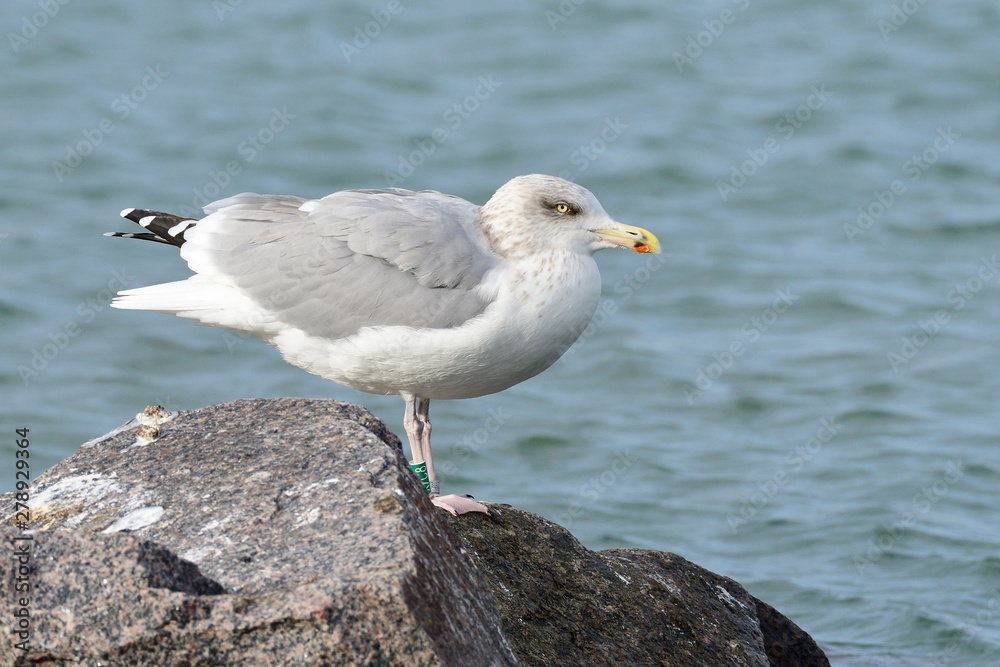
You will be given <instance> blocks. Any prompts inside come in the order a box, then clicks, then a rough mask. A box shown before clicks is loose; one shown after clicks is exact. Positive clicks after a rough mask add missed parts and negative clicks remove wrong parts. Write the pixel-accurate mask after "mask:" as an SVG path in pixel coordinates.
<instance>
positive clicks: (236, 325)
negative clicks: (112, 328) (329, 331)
mask: <svg viewBox="0 0 1000 667" xmlns="http://www.w3.org/2000/svg"><path fill="white" fill-rule="evenodd" d="M200 278H202V277H201V276H192V277H191V278H188V279H187V280H179V281H177V282H172V283H161V284H159V285H150V286H149V287H137V288H135V289H129V290H123V291H121V292H119V293H118V296H116V297H115V299H114V300H113V301H112V302H111V307H112V308H121V309H125V310H149V311H153V312H157V313H168V314H171V315H177V316H178V317H186V318H189V319H192V320H197V321H198V322H200V323H202V324H205V325H208V326H213V327H226V328H229V329H235V330H237V331H246V332H249V333H252V334H254V335H256V336H260V337H261V338H264V339H265V340H266V339H267V338H268V337H269V336H271V335H274V334H275V333H277V332H278V330H279V328H280V326H279V325H278V323H277V322H275V320H274V318H273V317H272V316H271V315H269V314H268V313H266V312H265V311H263V310H262V309H261V308H260V307H259V306H258V305H257V304H256V303H254V302H253V300H251V299H250V298H249V297H247V296H246V295H244V294H243V293H242V292H241V291H240V290H238V289H237V288H235V287H232V286H230V285H222V284H219V283H216V282H213V281H209V280H204V279H200Z"/></svg>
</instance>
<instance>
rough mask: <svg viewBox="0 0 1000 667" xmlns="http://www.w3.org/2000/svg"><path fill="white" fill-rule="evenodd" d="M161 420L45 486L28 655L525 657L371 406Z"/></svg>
mask: <svg viewBox="0 0 1000 667" xmlns="http://www.w3.org/2000/svg"><path fill="white" fill-rule="evenodd" d="M151 419H152V421H157V422H159V423H157V424H156V426H157V430H159V431H160V437H159V439H157V440H154V441H152V442H150V441H149V440H148V439H146V440H143V439H137V435H136V432H137V429H138V428H139V427H140V426H141V424H140V423H138V422H137V423H135V424H133V425H132V426H131V428H128V429H126V430H121V431H119V432H117V433H115V435H113V436H112V437H110V438H107V439H102V440H99V441H92V443H88V445H90V446H84V447H81V448H80V449H79V450H78V451H77V452H76V453H75V454H74V455H73V456H72V457H70V458H69V459H67V460H65V461H62V462H61V463H59V464H57V465H56V466H54V467H53V468H52V469H50V470H49V471H47V472H46V473H45V474H44V475H42V476H41V477H39V478H38V479H37V480H35V483H34V484H33V486H32V491H31V494H32V500H31V506H32V508H33V512H32V517H31V525H30V528H33V529H34V530H33V531H32V532H29V533H28V535H30V536H31V537H33V544H32V547H33V549H32V557H31V559H30V563H31V567H32V571H31V574H30V577H29V579H30V583H31V586H32V587H33V590H32V594H31V605H30V611H31V619H32V626H31V632H32V635H31V638H30V650H29V651H28V652H26V653H25V652H20V651H16V652H15V655H14V658H16V659H18V660H19V661H20V662H19V664H32V663H39V662H45V664H58V665H77V664H79V665H84V664H86V665H93V664H95V661H97V660H100V661H102V662H105V664H107V663H111V664H121V665H229V664H248V665H283V664H287V665H292V664H303V665H306V664H309V665H312V664H338V665H350V664H379V665H514V664H517V661H516V658H515V657H514V654H513V652H512V650H511V647H510V644H509V642H508V640H507V639H506V637H505V636H504V635H503V632H502V630H501V626H500V623H499V614H498V612H497V608H496V603H495V601H494V599H493V595H492V593H491V592H490V590H489V588H488V586H487V585H486V583H485V581H484V580H483V578H482V575H481V574H480V573H479V572H478V570H477V569H476V568H475V566H474V565H473V564H472V562H471V561H470V560H469V557H468V555H466V554H464V553H463V552H462V549H461V546H460V544H459V543H458V539H457V537H456V535H455V534H454V532H453V531H451V530H450V529H449V528H448V526H447V524H446V523H445V521H444V519H443V517H442V516H440V515H441V514H442V512H440V510H437V509H436V508H435V507H434V506H433V505H431V503H430V501H429V500H428V498H427V494H426V492H424V490H423V489H422V487H420V485H419V482H418V481H417V479H416V477H415V476H414V475H413V474H412V473H411V472H410V471H409V467H408V466H407V465H406V463H405V461H403V458H402V454H401V447H400V445H399V440H398V439H397V438H396V437H395V436H394V435H392V434H391V433H390V432H389V431H388V430H386V427H385V425H384V424H383V423H382V422H380V421H379V420H377V419H375V418H374V417H373V416H372V415H371V414H370V413H368V412H367V411H365V410H364V409H362V408H359V407H357V406H352V405H349V404H346V403H339V402H336V401H307V400H302V399H280V400H270V401H265V400H243V401H236V402H234V403H228V404H224V405H219V406H215V407H211V408H205V409H202V410H196V411H192V412H185V413H180V415H178V416H177V417H175V418H173V419H172V420H162V419H159V420H158V419H155V417H153V418H151ZM147 421H148V420H147ZM148 425H149V424H146V426H148ZM147 432H148V429H147ZM13 514H14V505H13V494H7V495H6V496H4V497H3V498H2V499H0V516H4V517H6V518H7V521H5V522H4V523H5V524H9V523H10V522H11V519H12V517H13ZM120 530H131V531H133V532H132V533H131V534H122V533H120V532H115V531H120ZM70 531H72V532H70ZM16 533H17V531H14V532H13V533H11V532H10V531H8V532H7V533H5V534H4V537H5V538H7V539H8V540H10V539H11V538H12V536H13V535H14V534H16ZM5 545H7V546H9V545H11V542H9V541H8V542H6V543H5ZM8 553H9V551H8ZM3 579H4V580H3V582H0V595H2V596H3V603H2V604H4V605H5V606H6V605H9V604H10V601H11V600H12V599H13V597H14V595H13V592H12V591H10V590H9V586H10V584H11V581H10V580H9V578H7V577H4V578H3ZM3 613H4V617H5V618H10V616H9V615H8V614H10V613H13V612H12V611H8V610H6V609H5V610H4V612H3ZM4 626H5V627H6V626H7V624H4ZM6 639H7V638H6V637H5V638H4V641H3V644H4V648H3V649H0V650H6V651H15V650H14V649H12V648H11V646H12V643H13V642H8V641H6ZM15 641H16V639H15ZM7 657H9V656H3V655H0V660H3V664H11V661H8V660H5V658H7ZM11 660H13V658H12V659H11Z"/></svg>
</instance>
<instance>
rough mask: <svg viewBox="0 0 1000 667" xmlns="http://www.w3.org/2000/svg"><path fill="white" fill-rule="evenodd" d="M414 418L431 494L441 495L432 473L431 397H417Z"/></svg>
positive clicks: (439, 485)
mask: <svg viewBox="0 0 1000 667" xmlns="http://www.w3.org/2000/svg"><path fill="white" fill-rule="evenodd" d="M416 420H417V425H418V429H417V432H418V434H419V435H420V451H421V453H422V454H423V455H424V462H426V463H427V479H428V480H430V483H431V495H432V496H439V495H441V484H440V483H439V482H438V481H437V477H436V476H435V475H434V455H433V454H432V453H431V399H429V398H418V399H417V411H416Z"/></svg>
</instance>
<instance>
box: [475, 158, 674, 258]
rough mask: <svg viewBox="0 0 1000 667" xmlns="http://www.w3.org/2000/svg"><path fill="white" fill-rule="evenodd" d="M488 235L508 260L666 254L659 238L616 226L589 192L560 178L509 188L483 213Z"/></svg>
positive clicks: (523, 179)
mask: <svg viewBox="0 0 1000 667" xmlns="http://www.w3.org/2000/svg"><path fill="white" fill-rule="evenodd" d="M481 214H482V221H483V230H484V231H485V232H486V235H487V236H488V237H489V239H490V243H491V244H492V245H493V247H494V248H495V249H496V250H497V251H499V252H500V253H501V254H502V255H504V256H506V257H517V256H524V255H532V254H539V253H541V254H544V253H546V252H551V251H553V250H571V251H576V252H581V253H587V254H593V253H594V252H596V251H598V250H600V249H601V248H616V247H619V248H630V249H632V250H635V251H636V252H654V253H658V252H660V242H659V240H657V238H656V236H654V235H653V234H652V232H649V231H647V230H645V229H642V228H641V227H633V226H631V225H625V224H622V223H620V222H616V221H615V220H613V219H612V218H611V216H609V215H608V214H607V213H605V211H604V207H602V206H601V203H600V202H599V201H597V197H595V196H594V195H593V193H591V192H590V191H589V190H587V189H586V188H584V187H581V186H579V185H577V184H576V183H571V182H570V181H567V180H564V179H562V178H557V177H555V176H545V175H542V174H530V175H528V176H518V177H517V178H514V179H511V180H510V181H508V182H507V183H505V184H504V185H503V186H502V187H501V188H500V189H499V190H497V191H496V193H495V194H494V195H493V196H492V197H491V198H490V200H489V201H488V202H486V204H485V205H484V206H483V207H482V210H481Z"/></svg>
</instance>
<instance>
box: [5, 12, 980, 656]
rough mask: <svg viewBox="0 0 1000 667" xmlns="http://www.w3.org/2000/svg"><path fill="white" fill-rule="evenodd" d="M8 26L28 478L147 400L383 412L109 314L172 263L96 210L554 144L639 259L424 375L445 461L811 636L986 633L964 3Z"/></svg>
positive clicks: (459, 485) (261, 360)
mask: <svg viewBox="0 0 1000 667" xmlns="http://www.w3.org/2000/svg"><path fill="white" fill-rule="evenodd" d="M53 7H55V8H56V9H57V10H56V9H53ZM46 8H48V9H47V10H46ZM46 11H48V13H46ZM372 12H374V14H373V13H372ZM38 25H40V26H41V27H36V26H38ZM3 29H4V30H3V32H4V33H5V35H6V38H5V40H4V44H3V45H2V46H0V53H2V56H0V58H2V68H3V70H2V71H3V79H2V80H3V83H2V85H3V95H2V102H0V104H2V108H3V111H4V113H3V114H2V115H0V127H2V128H3V137H4V141H3V145H2V148H0V178H2V181H0V182H2V183H3V188H2V190H0V216H2V217H0V266H2V271H3V276H4V281H3V285H2V288H0V289H2V291H0V317H2V320H3V323H4V326H3V327H2V329H0V337H2V346H0V356H2V364H0V369H2V370H0V373H2V374H0V384H2V386H3V394H2V396H3V406H4V408H3V411H2V424H3V429H4V430H5V433H6V434H5V435H4V436H3V438H2V440H0V443H2V444H0V447H2V450H3V453H2V455H3V456H5V457H8V459H9V460H11V461H12V460H13V457H12V454H11V449H12V447H13V444H12V443H13V430H14V429H15V428H16V427H18V426H28V427H30V429H31V435H32V443H33V444H32V450H31V452H32V459H31V460H32V463H33V468H32V470H33V472H35V473H36V474H37V473H40V472H41V471H42V470H43V469H44V468H45V467H48V466H49V465H51V464H53V463H55V462H56V461H57V460H59V459H61V458H63V457H65V456H67V455H69V454H70V453H72V452H73V451H74V449H75V448H76V446H78V445H79V444H80V443H82V442H83V441H85V440H87V439H89V438H90V437H93V436H94V435H97V434H100V433H103V432H105V431H107V430H110V429H111V428H113V427H114V426H117V425H118V424H120V423H121V422H123V421H125V420H126V419H128V418H129V417H130V416H131V415H132V414H134V413H135V412H137V411H138V410H140V409H141V408H142V407H143V406H145V405H146V404H149V403H161V404H163V405H165V406H167V407H168V408H171V409H187V408H196V407H200V406H203V405H209V404H213V403H218V402H221V401H225V400H230V399H234V398H239V397H256V396H295V395H298V396H321V397H336V398H341V399H345V400H351V401H355V402H360V403H363V404H364V405H366V406H368V407H369V408H371V409H372V410H373V411H374V412H376V413H377V414H378V415H379V416H381V417H382V418H383V419H386V420H387V421H388V422H389V423H390V425H391V426H392V427H393V428H394V429H395V430H397V432H400V431H401V413H402V404H401V401H400V400H399V399H397V398H393V397H377V396H368V395H363V394H358V393H355V392H352V391H350V390H347V389H344V388H341V387H338V386H335V385H332V384H331V383H329V382H325V381H323V380H320V379H319V378H315V377H312V376H309V375H307V374H306V373H304V372H302V371H300V370H298V369H295V368H293V367H291V366H288V365H286V364H285V363H284V362H282V361H281V359H280V357H279V356H278V355H277V353H276V352H275V351H274V350H273V349H271V348H269V347H268V346H266V345H264V344H263V343H260V342H258V341H256V340H243V339H240V338H234V337H232V336H228V337H227V335H226V334H225V332H223V331H221V330H214V329H205V328H200V327H196V326H193V325H192V324H191V323H189V322H187V321H183V320H180V319H177V318H170V317H166V316H162V315H156V314H147V313H135V312H119V311H113V312H112V311H110V310H109V309H108V308H107V302H108V300H109V298H110V293H111V292H112V291H114V290H117V289H119V288H121V287H134V286H139V285H146V284H152V283H155V282H162V281H166V280H171V279H179V278H182V277H184V276H186V275H187V271H186V268H185V267H184V265H183V262H181V261H180V260H179V259H178V258H177V256H176V253H175V252H173V251H172V250H170V249H167V248H165V247H162V246H157V245H154V244H140V243H129V242H124V241H120V240H114V239H105V238H103V237H101V236H100V234H101V232H104V231H109V230H118V229H127V228H128V227H127V225H124V224H123V222H122V221H119V220H118V219H117V213H118V211H119V210H120V209H122V208H124V207H126V206H145V207H150V208H161V209H166V210H174V211H180V212H185V211H191V210H192V209H194V208H195V207H196V206H198V205H199V204H200V203H204V201H206V200H209V199H213V198H217V197H220V196H225V195H229V194H234V193H236V192H241V191H257V192H272V193H290V194H299V195H305V196H321V195H323V194H327V193H329V192H332V191H334V190H338V189H343V188H347V187H380V186H385V185H386V184H394V185H401V186H402V187H408V188H415V189H421V188H433V189H439V190H443V191H447V192H451V193H454V194H458V195H461V196H464V197H466V198H468V199H470V200H473V201H477V202H483V201H485V200H486V199H487V198H488V197H489V195H490V194H491V193H492V191H493V190H494V189H495V188H496V187H497V186H499V185H500V184H501V183H503V182H504V181H505V180H507V179H508V178H510V177H511V176H514V175H517V174H521V173H530V172H545V173H553V174H561V175H564V176H566V177H568V178H572V179H573V180H576V181H578V182H580V183H581V184H583V185H585V186H586V187H588V188H589V189H591V190H592V191H593V192H594V193H595V194H596V195H597V196H598V197H599V198H600V200H601V202H602V204H603V205H604V207H605V208H606V209H607V210H608V212H609V213H611V214H612V215H613V216H615V217H616V218H617V219H619V220H622V221H624V222H628V223H632V224H637V225H641V226H644V227H648V228H650V229H652V230H653V231H654V232H655V233H656V234H657V235H658V236H659V237H660V239H661V240H662V241H663V242H664V245H665V249H666V254H665V255H664V257H663V259H664V260H665V261H662V262H660V261H656V260H655V259H654V260H652V261H650V260H648V259H647V258H646V257H640V256H636V255H633V254H631V253H624V252H622V253H611V252H607V253H602V254H601V255H600V256H599V263H600V264H601V266H602V270H603V272H604V275H605V290H606V293H605V300H604V302H602V305H601V308H600V309H599V311H598V316H597V318H596V319H595V321H594V325H593V327H592V328H591V329H590V330H588V332H587V333H586V334H585V336H584V339H583V340H582V341H581V342H580V343H578V345H577V346H576V347H575V348H573V349H572V351H571V352H570V353H568V354H567V356H566V357H565V359H564V360H563V361H561V362H559V363H558V364H556V366H555V367H553V368H552V369H550V370H549V371H547V372H546V373H544V374H543V375H541V376H539V377H537V378H535V379H533V380H530V381H528V382H526V383H524V384H522V385H519V386H518V387H515V388H513V389H510V390H508V391H506V392H504V393H502V394H499V395H495V396H489V397H484V398H481V399H476V400H470V401H458V402H436V403H435V405H434V414H433V417H434V420H435V421H434V425H435V442H436V443H437V447H436V448H435V452H436V459H437V461H438V464H439V466H440V467H441V468H442V469H443V470H444V471H449V472H447V474H445V475H444V485H445V487H446V488H449V489H452V490H462V491H468V492H472V493H474V494H475V495H476V496H477V497H481V498H485V499H488V500H494V501H502V502H509V503H512V504H515V505H518V506H520V507H523V508H525V509H528V510H532V511H536V512H539V513H541V514H543V515H545V516H547V517H549V518H551V519H553V520H556V521H559V522H561V523H563V524H564V525H568V526H569V527H570V528H571V530H572V531H573V532H574V533H575V534H576V535H578V536H579V537H580V538H581V539H582V540H583V541H584V543H586V544H587V545H589V546H591V547H593V548H607V547H617V546H631V547H642V548H655V549H664V550H669V551H673V552H676V553H679V554H681V555H683V556H685V557H687V558H689V559H691V560H693V561H695V562H697V563H699V564H701V565H704V566H705V567H708V568H710V569H712V570H715V571H717V572H720V573H723V574H726V575H729V576H732V577H734V578H735V579H737V580H738V581H740V582H742V583H743V584H744V585H746V586H747V587H748V588H749V589H750V591H751V592H752V593H754V594H755V595H757V596H759V597H761V598H763V599H764V600H767V601H768V602H770V603H771V604H773V605H774V606H775V607H777V608H778V609H780V610H781V611H782V612H784V613H785V614H787V615H788V616H790V617H791V618H792V619H794V620H795V621H796V622H798V623H799V624H800V625H801V626H802V627H803V628H805V629H806V630H807V631H809V632H810V633H811V634H812V635H813V636H814V637H815V638H816V639H817V640H818V641H819V642H820V643H821V644H822V645H823V646H824V647H825V648H826V649H827V650H828V651H829V653H830V655H831V658H832V659H833V661H834V663H835V664H838V665H927V664H960V665H988V664H1000V558H998V555H997V554H998V551H1000V549H998V547H1000V544H998V543H1000V539H998V522H997V512H996V498H997V488H998V482H1000V461H998V453H997V447H996V444H997V433H998V431H1000V418H998V417H997V416H996V415H997V412H996V410H995V408H996V405H997V402H998V398H1000V380H998V377H1000V375H998V369H1000V363H998V361H1000V359H998V357H1000V353H998V351H997V342H998V339H1000V334H998V331H1000V305H998V283H1000V279H998V278H997V265H996V264H995V262H996V257H997V252H998V250H1000V248H998V246H1000V216H998V214H997V206H996V204H995V202H996V198H997V197H996V195H997V191H998V189H997V184H998V178H1000V161H998V158H997V156H998V155H1000V145H998V144H1000V125H998V118H1000V101H998V96H997V90H1000V85H998V84H1000V70H998V68H997V63H998V62H1000V40H997V39H996V35H997V34H998V30H1000V12H998V9H997V6H996V4H995V3H987V2H967V3H940V4H939V3H934V2H928V3H918V2H897V3H896V4H895V5H894V4H893V3H892V2H887V1H882V2H876V3H861V2H840V3H832V2H828V3H821V2H805V3H800V4H795V5H788V4H787V3H778V2H774V1H773V0H772V1H770V2H757V1H755V0H737V1H731V2H730V1H720V2H714V3H708V4H700V5H697V6H684V7H671V6H663V4H662V3H654V2H648V1H646V2H641V1H637V2H631V3H620V4H617V5H612V4H602V3H592V2H580V3H576V2H569V1H567V2H562V3H561V4H559V3H556V2H555V1H554V0H553V1H552V2H547V3H542V4H537V3H529V2H508V3H503V4H499V5H495V6H491V7H489V8H484V7H477V6H455V5H449V4H445V3H443V2H436V3H435V2H430V3H424V4H421V5H417V4H410V3H408V2H404V3H399V4H396V3H392V4H390V3H388V2H378V1H376V2H371V3H366V4H359V3H342V4H340V6H337V7H326V6H323V7H321V6H318V5H314V4H309V3H300V2H288V3H280V4H279V3H272V4H270V5H262V4H261V3H244V2H238V1H235V0H229V1H228V2H227V1H226V0H222V1H220V2H216V3H209V2H177V3H171V4H166V3H160V4H148V3H147V4H136V3H124V2H99V3H79V4H78V3H76V2H70V3H66V4H58V3H51V6H50V5H49V4H46V3H45V2H20V1H19V2H14V3H12V4H10V6H9V7H8V9H7V10H6V11H5V13H4V16H3ZM366 33H367V34H366ZM12 36H13V37H12ZM35 373H37V374H35ZM498 422H502V423H501V424H500V427H499V428H495V425H496V424H497V423H498ZM205 457H206V460H208V459H209V458H210V457H211V452H205ZM13 483H14V481H13V479H12V475H8V476H7V478H4V479H0V488H2V489H4V490H6V489H9V488H11V487H12V486H13Z"/></svg>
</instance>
